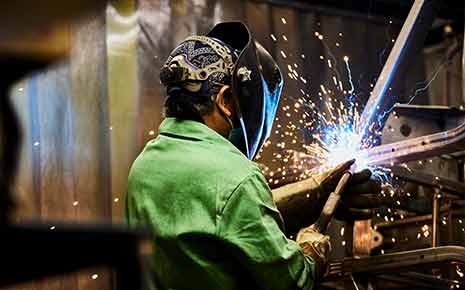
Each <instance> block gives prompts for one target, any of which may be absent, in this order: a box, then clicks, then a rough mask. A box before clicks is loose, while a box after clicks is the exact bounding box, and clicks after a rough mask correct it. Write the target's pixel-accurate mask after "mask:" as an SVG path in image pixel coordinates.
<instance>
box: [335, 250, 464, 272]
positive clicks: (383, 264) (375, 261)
mask: <svg viewBox="0 0 465 290" xmlns="http://www.w3.org/2000/svg"><path fill="white" fill-rule="evenodd" d="M444 262H460V263H465V247H459V246H444V247H436V248H427V249H420V250H413V251H403V252H397V253H391V254H385V255H381V256H373V257H365V258H359V259H357V258H344V259H343V260H339V261H334V262H330V264H329V267H328V268H329V270H328V275H327V277H328V278H331V277H334V276H336V277H339V276H343V275H349V274H386V273H388V272H397V273H398V272H401V271H404V270H407V269H416V268H418V267H421V266H427V265H431V264H436V263H444Z"/></svg>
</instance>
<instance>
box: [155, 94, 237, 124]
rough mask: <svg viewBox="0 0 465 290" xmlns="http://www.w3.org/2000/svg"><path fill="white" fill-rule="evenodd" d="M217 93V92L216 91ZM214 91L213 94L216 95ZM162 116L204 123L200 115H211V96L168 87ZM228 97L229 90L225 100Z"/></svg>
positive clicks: (212, 103) (212, 100)
mask: <svg viewBox="0 0 465 290" xmlns="http://www.w3.org/2000/svg"><path fill="white" fill-rule="evenodd" d="M218 91H219V90H218ZM218 91H216V93H215V94H217V93H218ZM166 93H167V98H166V100H165V110H164V114H165V116H166V117H174V118H178V119H183V120H193V121H198V122H202V123H203V122H204V121H203V118H202V115H204V114H208V113H211V112H212V111H213V107H214V105H215V103H214V99H213V98H212V96H206V95H203V94H201V95H199V94H195V93H191V92H189V91H187V90H186V89H183V88H181V87H170V88H167V90H166ZM229 97H230V93H229V90H228V91H227V93H226V94H225V98H226V100H228V99H229Z"/></svg>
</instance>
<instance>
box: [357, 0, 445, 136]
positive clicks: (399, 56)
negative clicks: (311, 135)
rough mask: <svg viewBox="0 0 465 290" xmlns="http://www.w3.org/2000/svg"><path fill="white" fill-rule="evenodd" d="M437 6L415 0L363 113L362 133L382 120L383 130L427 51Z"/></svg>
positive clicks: (422, 0)
mask: <svg viewBox="0 0 465 290" xmlns="http://www.w3.org/2000/svg"><path fill="white" fill-rule="evenodd" d="M437 3H438V1H436V0H415V2H414V4H413V6H412V8H411V9H410V12H409V14H408V16H407V19H406V20H405V22H404V25H403V26H402V29H401V31H400V33H399V36H398V37H397V40H396V42H395V44H394V47H393V48H392V50H391V53H390V54H389V57H388V59H387V61H386V63H385V65H384V67H383V70H382V71H381V74H380V75H379V77H378V80H377V82H376V85H375V87H374V89H373V91H372V93H371V95H370V98H369V99H368V102H367V104H366V106H365V108H364V110H363V113H362V115H361V120H360V132H361V134H363V135H365V134H367V133H368V132H367V129H368V127H369V126H370V125H371V124H372V123H373V122H375V121H379V123H380V124H379V128H382V126H384V121H385V120H386V119H387V115H388V114H385V115H386V116H385V117H384V118H383V117H381V119H380V117H379V116H382V113H384V112H386V111H387V110H389V109H390V108H391V107H392V106H393V105H394V104H395V103H396V102H397V100H398V97H399V91H400V87H401V85H402V80H403V78H404V75H405V72H406V71H407V69H408V67H409V63H410V61H411V60H412V59H414V58H415V55H416V54H418V53H419V52H420V51H421V49H422V48H423V42H424V40H425V37H426V34H427V32H428V30H429V29H430V27H431V24H432V22H433V20H434V17H435V12H436V10H437V9H436V8H437Z"/></svg>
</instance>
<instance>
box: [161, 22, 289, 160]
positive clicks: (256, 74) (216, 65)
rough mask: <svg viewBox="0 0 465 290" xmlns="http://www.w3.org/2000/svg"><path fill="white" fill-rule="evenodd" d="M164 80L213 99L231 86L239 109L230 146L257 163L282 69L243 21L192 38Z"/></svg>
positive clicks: (179, 51) (167, 68)
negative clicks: (257, 155)
mask: <svg viewBox="0 0 465 290" xmlns="http://www.w3.org/2000/svg"><path fill="white" fill-rule="evenodd" d="M160 80H161V82H162V83H163V84H164V85H165V86H166V87H167V88H170V87H173V86H175V87H176V86H179V87H182V89H183V90H187V91H188V92H189V94H191V95H196V94H198V95H211V96H213V95H216V94H217V93H218V91H219V89H220V88H221V87H222V86H223V85H230V86H231V90H232V95H233V97H235V98H236V105H237V106H236V113H237V118H236V119H235V120H233V123H234V126H233V128H232V130H231V136H230V141H231V142H232V143H233V144H234V145H235V146H236V147H237V148H238V149H239V150H240V151H241V152H243V153H244V154H245V155H246V156H247V158H249V159H251V160H252V159H253V158H254V157H255V155H256V154H257V152H258V151H259V150H260V148H261V147H262V145H263V143H264V142H265V140H266V139H267V138H268V137H269V135H270V132H271V127H272V125H273V121H274V118H275V115H276V109H277V107H278V103H279V97H280V95H281V89H282V86H283V78H282V75H281V71H280V70H279V67H278V65H277V64H276V62H275V61H274V60H273V58H272V57H271V55H270V54H269V53H268V52H267V51H266V50H265V49H264V48H263V47H262V46H261V45H260V44H259V43H258V42H257V41H255V39H254V38H253V36H252V34H251V33H250V31H249V30H248V28H247V27H246V26H245V25H244V24H243V23H241V22H224V23H220V24H218V25H216V26H215V27H214V28H213V29H212V30H211V31H210V32H209V33H208V34H207V35H206V36H192V37H189V38H187V39H186V40H185V41H184V42H182V43H181V44H180V45H179V46H178V47H177V48H176V49H175V50H174V51H173V52H172V53H171V54H170V56H169V58H168V60H167V61H166V63H165V65H164V66H163V67H162V70H161V72H160Z"/></svg>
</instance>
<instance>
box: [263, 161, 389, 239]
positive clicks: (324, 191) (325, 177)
mask: <svg viewBox="0 0 465 290" xmlns="http://www.w3.org/2000/svg"><path fill="white" fill-rule="evenodd" d="M353 163H354V160H350V161H348V162H345V163H343V164H341V165H339V166H337V167H335V168H334V169H332V170H328V171H326V172H323V173H322V174H319V175H315V176H311V177H310V178H308V179H305V180H302V181H298V182H294V183H291V184H287V185H284V186H281V187H278V188H275V189H273V190H272V192H273V199H274V201H275V203H276V205H277V207H278V209H279V211H280V212H281V215H282V216H283V219H284V223H285V226H286V232H287V234H293V233H296V232H297V231H298V230H299V229H300V228H303V227H306V226H308V225H310V224H312V223H314V222H315V221H316V219H317V218H318V216H319V215H320V213H321V210H322V209H323V206H324V204H325V202H326V200H327V198H328V196H329V194H330V193H331V192H332V191H333V190H334V189H335V187H336V185H337V183H338V182H339V180H340V178H341V176H342V174H343V173H344V172H345V171H346V170H348V169H349V168H350V166H351V165H352V164H353ZM370 177H371V172H370V171H369V170H363V171H361V172H358V173H355V174H354V175H353V176H352V177H351V179H350V181H349V184H348V185H347V186H346V190H345V191H344V192H343V193H342V200H341V204H340V205H339V207H338V209H337V211H336V214H335V216H336V218H338V219H343V220H357V219H368V218H370V217H371V213H372V210H371V209H372V208H376V207H378V206H379V205H378V204H377V201H378V198H377V196H376V195H377V194H378V193H379V192H380V190H381V186H380V184H379V183H378V182H376V181H374V180H372V179H370Z"/></svg>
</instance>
